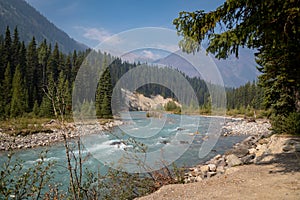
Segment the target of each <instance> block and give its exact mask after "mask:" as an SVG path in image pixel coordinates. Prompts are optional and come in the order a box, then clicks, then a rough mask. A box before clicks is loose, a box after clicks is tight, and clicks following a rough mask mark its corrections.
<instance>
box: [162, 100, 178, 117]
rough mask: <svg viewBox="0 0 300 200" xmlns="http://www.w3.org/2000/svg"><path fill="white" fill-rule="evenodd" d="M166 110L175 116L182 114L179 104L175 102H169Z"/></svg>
mask: <svg viewBox="0 0 300 200" xmlns="http://www.w3.org/2000/svg"><path fill="white" fill-rule="evenodd" d="M164 108H165V110H166V111H171V112H173V113H175V114H180V113H181V108H180V106H177V104H176V103H175V102H174V101H169V102H168V103H166V104H165V106H164Z"/></svg>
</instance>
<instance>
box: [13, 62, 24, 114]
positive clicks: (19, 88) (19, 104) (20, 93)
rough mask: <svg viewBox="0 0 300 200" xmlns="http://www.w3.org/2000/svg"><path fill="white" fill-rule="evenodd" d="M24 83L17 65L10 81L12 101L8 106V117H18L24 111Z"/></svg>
mask: <svg viewBox="0 0 300 200" xmlns="http://www.w3.org/2000/svg"><path fill="white" fill-rule="evenodd" d="M24 85H25V84H24V81H23V79H22V76H21V72H20V66H19V65H18V66H17V68H16V70H15V74H14V77H13V81H12V99H11V106H10V116H11V117H18V116H21V115H22V114H23V113H24V112H25V111H26V106H27V92H26V89H25V88H24Z"/></svg>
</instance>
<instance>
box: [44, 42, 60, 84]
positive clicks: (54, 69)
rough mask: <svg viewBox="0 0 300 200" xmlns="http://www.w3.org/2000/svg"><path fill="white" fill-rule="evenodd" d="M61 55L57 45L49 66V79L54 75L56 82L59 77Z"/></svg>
mask: <svg viewBox="0 0 300 200" xmlns="http://www.w3.org/2000/svg"><path fill="white" fill-rule="evenodd" d="M59 54H60V53H59V48H58V44H57V43H56V44H55V47H54V50H53V52H52V54H51V56H50V58H49V61H48V64H47V77H48V76H49V75H50V74H52V76H53V79H54V81H57V79H58V75H59V62H60V56H59Z"/></svg>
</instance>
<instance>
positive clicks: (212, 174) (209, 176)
mask: <svg viewBox="0 0 300 200" xmlns="http://www.w3.org/2000/svg"><path fill="white" fill-rule="evenodd" d="M216 174H217V172H207V178H211V177H213V176H215V175H216Z"/></svg>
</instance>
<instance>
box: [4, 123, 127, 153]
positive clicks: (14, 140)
mask: <svg viewBox="0 0 300 200" xmlns="http://www.w3.org/2000/svg"><path fill="white" fill-rule="evenodd" d="M121 124H122V121H120V120H114V121H110V122H107V123H105V124H103V125H100V124H97V125H96V124H90V125H89V124H85V125H83V126H75V125H74V123H68V124H67V125H66V130H65V131H63V130H61V129H59V128H57V127H59V125H58V124H57V122H56V121H55V120H51V121H50V122H49V123H48V124H45V125H44V127H45V128H46V129H45V130H47V131H46V132H38V133H35V134H28V135H25V136H22V135H20V134H19V135H17V136H13V135H10V134H7V133H4V132H0V151H9V150H14V149H29V148H35V147H38V146H48V145H51V144H53V143H56V142H62V141H63V135H64V134H66V135H67V138H68V139H74V138H78V137H79V136H80V137H81V136H84V135H89V134H95V133H99V131H103V130H110V129H112V128H113V127H115V126H119V125H121ZM83 127H84V131H82V130H83Z"/></svg>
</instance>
